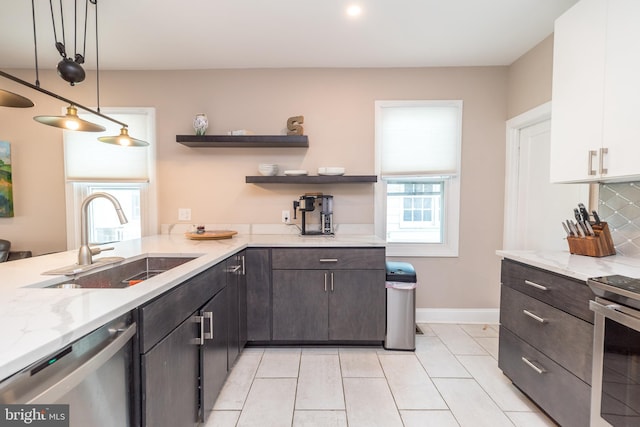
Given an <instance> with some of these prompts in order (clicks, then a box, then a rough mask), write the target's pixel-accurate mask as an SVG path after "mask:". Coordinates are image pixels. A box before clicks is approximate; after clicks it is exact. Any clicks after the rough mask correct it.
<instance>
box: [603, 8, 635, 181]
mask: <svg viewBox="0 0 640 427" xmlns="http://www.w3.org/2000/svg"><path fill="white" fill-rule="evenodd" d="M607 16H608V25H607V45H606V62H605V63H606V69H605V84H604V119H603V138H602V139H603V146H605V147H607V148H608V154H607V156H605V161H604V163H605V167H608V169H609V171H608V174H607V176H609V177H615V178H624V177H631V176H633V175H638V174H640V1H639V0H610V1H609V7H608V12H607ZM636 178H637V177H636Z"/></svg>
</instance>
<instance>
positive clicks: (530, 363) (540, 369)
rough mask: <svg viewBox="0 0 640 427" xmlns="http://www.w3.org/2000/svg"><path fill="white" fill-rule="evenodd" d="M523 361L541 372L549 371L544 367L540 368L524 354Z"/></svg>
mask: <svg viewBox="0 0 640 427" xmlns="http://www.w3.org/2000/svg"><path fill="white" fill-rule="evenodd" d="M522 361H523V362H524V363H525V364H526V365H527V366H529V367H530V368H531V369H533V370H534V371H536V372H537V373H539V374H544V373H545V372H547V371H546V370H545V369H544V368H538V367H537V366H536V365H535V364H534V363H533V362H531V361H530V360H529V359H527V358H526V357H524V356H522Z"/></svg>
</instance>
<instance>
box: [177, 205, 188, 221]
mask: <svg viewBox="0 0 640 427" xmlns="http://www.w3.org/2000/svg"><path fill="white" fill-rule="evenodd" d="M178 221H191V208H178Z"/></svg>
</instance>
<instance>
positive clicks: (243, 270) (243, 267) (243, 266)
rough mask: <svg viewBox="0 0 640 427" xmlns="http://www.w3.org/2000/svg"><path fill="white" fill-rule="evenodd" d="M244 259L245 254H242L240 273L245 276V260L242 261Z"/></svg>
mask: <svg viewBox="0 0 640 427" xmlns="http://www.w3.org/2000/svg"><path fill="white" fill-rule="evenodd" d="M244 259H245V256H244V255H242V275H243V276H246V275H247V269H246V266H245V261H244Z"/></svg>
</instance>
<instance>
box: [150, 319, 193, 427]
mask: <svg viewBox="0 0 640 427" xmlns="http://www.w3.org/2000/svg"><path fill="white" fill-rule="evenodd" d="M197 333H198V326H197V325H196V323H195V322H193V321H192V320H191V319H188V320H185V321H184V322H182V323H181V324H180V325H179V326H178V327H177V328H176V329H175V330H174V331H173V332H172V333H170V334H169V335H168V336H167V337H166V338H165V339H163V340H162V341H161V342H159V343H158V344H157V345H156V346H155V347H153V348H152V349H151V350H150V351H149V352H147V353H146V354H143V355H142V357H141V373H142V405H143V410H142V424H143V425H144V426H167V427H169V426H185V427H186V426H195V425H197V424H198V418H199V414H198V377H197V375H194V372H198V369H199V349H198V347H197V346H196V345H194V343H193V339H194V337H196V334H197Z"/></svg>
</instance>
